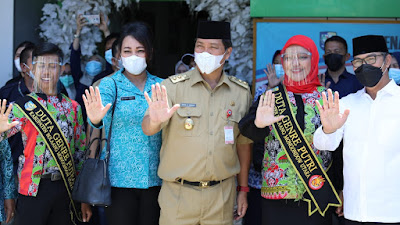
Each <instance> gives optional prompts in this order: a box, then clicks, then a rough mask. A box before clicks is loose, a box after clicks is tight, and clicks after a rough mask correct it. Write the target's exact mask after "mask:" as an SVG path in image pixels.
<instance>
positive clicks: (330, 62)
mask: <svg viewBox="0 0 400 225" xmlns="http://www.w3.org/2000/svg"><path fill="white" fill-rule="evenodd" d="M343 56H344V55H340V54H335V53H331V54H329V55H326V56H325V64H326V65H327V66H328V69H329V70H330V71H334V72H335V71H338V70H339V69H340V68H342V66H343V65H344V62H343Z"/></svg>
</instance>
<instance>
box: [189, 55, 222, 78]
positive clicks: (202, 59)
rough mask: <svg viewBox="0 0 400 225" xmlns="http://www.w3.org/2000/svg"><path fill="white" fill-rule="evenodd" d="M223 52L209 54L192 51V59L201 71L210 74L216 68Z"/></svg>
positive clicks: (219, 64)
mask: <svg viewBox="0 0 400 225" xmlns="http://www.w3.org/2000/svg"><path fill="white" fill-rule="evenodd" d="M224 55H225V53H224V54H222V55H211V54H210V53H208V52H202V53H197V52H195V53H194V61H195V62H196V65H197V66H198V67H199V69H200V71H201V72H202V73H206V74H210V73H212V72H214V71H215V70H216V69H218V68H219V67H220V66H221V65H222V64H221V63H220V62H221V60H222V58H223V57H224Z"/></svg>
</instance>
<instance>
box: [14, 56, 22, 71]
mask: <svg viewBox="0 0 400 225" xmlns="http://www.w3.org/2000/svg"><path fill="white" fill-rule="evenodd" d="M14 65H15V68H17V70H18V72H21V65H20V58H19V57H18V58H17V59H14Z"/></svg>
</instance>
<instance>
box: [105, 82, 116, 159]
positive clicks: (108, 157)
mask: <svg viewBox="0 0 400 225" xmlns="http://www.w3.org/2000/svg"><path fill="white" fill-rule="evenodd" d="M111 79H112V80H113V81H114V85H115V101H114V104H113V106H112V112H111V122H110V129H109V131H108V137H107V147H106V163H107V165H108V161H109V160H110V149H111V145H110V140H111V132H112V125H113V118H114V111H115V105H116V104H117V99H118V87H117V83H116V82H115V80H114V78H112V77H111Z"/></svg>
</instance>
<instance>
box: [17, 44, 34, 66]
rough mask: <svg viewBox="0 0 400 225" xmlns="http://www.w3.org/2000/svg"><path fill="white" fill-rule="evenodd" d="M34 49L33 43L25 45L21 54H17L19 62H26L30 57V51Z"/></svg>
mask: <svg viewBox="0 0 400 225" xmlns="http://www.w3.org/2000/svg"><path fill="white" fill-rule="evenodd" d="M34 49H35V45H34V44H29V45H26V46H25V48H24V50H22V52H21V54H20V55H19V59H20V62H21V63H27V62H28V59H29V58H30V57H32V52H33V50H34Z"/></svg>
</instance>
